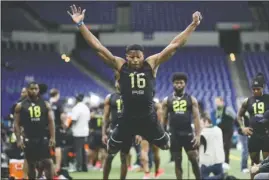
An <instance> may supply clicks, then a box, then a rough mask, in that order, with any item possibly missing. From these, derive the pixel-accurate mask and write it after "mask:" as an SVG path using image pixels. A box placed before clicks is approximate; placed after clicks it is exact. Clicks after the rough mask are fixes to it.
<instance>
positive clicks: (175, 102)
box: [167, 93, 192, 135]
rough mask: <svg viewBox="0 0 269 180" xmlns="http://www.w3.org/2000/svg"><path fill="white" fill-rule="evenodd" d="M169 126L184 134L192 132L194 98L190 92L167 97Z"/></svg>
mask: <svg viewBox="0 0 269 180" xmlns="http://www.w3.org/2000/svg"><path fill="white" fill-rule="evenodd" d="M167 105H168V109H167V110H168V114H169V127H170V129H172V130H175V131H178V132H180V133H182V135H183V134H185V133H186V134H189V133H191V132H192V127H191V123H192V99H191V96H190V95H188V94H186V93H185V94H184V95H183V96H182V97H181V98H180V97H177V96H174V95H170V96H169V97H168V99H167Z"/></svg>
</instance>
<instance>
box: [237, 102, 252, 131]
mask: <svg viewBox="0 0 269 180" xmlns="http://www.w3.org/2000/svg"><path fill="white" fill-rule="evenodd" d="M247 102H248V98H246V99H245V100H244V102H243V103H242V105H241V107H240V109H239V111H238V113H237V123H238V124H239V129H238V132H239V133H240V134H241V133H243V134H244V135H251V134H252V128H249V127H245V125H244V115H245V113H246V112H247Z"/></svg>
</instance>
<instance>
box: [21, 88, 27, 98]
mask: <svg viewBox="0 0 269 180" xmlns="http://www.w3.org/2000/svg"><path fill="white" fill-rule="evenodd" d="M26 96H27V89H26V88H22V90H21V98H24V97H26Z"/></svg>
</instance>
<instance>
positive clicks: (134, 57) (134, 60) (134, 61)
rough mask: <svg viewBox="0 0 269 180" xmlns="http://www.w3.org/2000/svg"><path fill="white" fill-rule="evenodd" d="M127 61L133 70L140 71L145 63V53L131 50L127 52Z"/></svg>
mask: <svg viewBox="0 0 269 180" xmlns="http://www.w3.org/2000/svg"><path fill="white" fill-rule="evenodd" d="M126 59H127V60H128V64H129V66H131V68H134V69H139V68H141V67H142V64H143V61H144V53H143V52H142V51H138V50H131V51H128V52H127V54H126Z"/></svg>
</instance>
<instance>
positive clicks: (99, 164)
mask: <svg viewBox="0 0 269 180" xmlns="http://www.w3.org/2000/svg"><path fill="white" fill-rule="evenodd" d="M95 167H96V168H98V169H100V168H101V167H102V164H101V162H100V161H97V162H96V164H95Z"/></svg>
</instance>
